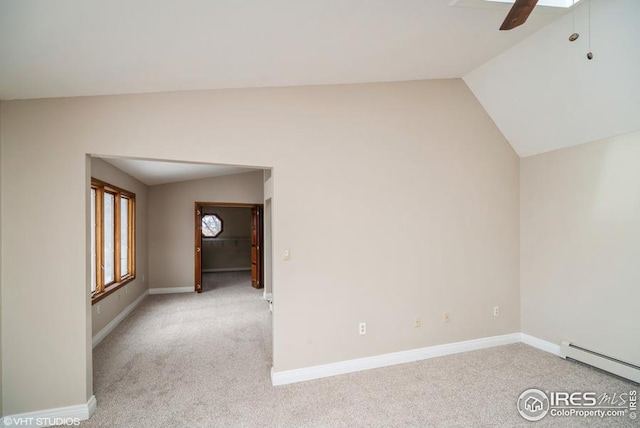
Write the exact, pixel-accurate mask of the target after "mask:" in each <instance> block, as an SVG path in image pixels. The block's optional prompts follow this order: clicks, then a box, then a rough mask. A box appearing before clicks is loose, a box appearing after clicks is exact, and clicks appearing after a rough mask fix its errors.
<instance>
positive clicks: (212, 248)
mask: <svg viewBox="0 0 640 428" xmlns="http://www.w3.org/2000/svg"><path fill="white" fill-rule="evenodd" d="M202 212H203V214H216V215H218V216H219V217H220V219H222V225H223V226H222V233H220V235H218V236H216V237H215V238H212V239H206V238H203V240H202V269H203V270H216V269H226V270H228V269H238V268H240V269H242V268H248V269H251V208H250V207H246V208H242V207H214V206H211V207H204V208H203V210H202ZM192 221H193V219H192ZM232 239H235V240H232Z"/></svg>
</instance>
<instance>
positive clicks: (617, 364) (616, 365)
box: [560, 340, 640, 383]
mask: <svg viewBox="0 0 640 428" xmlns="http://www.w3.org/2000/svg"><path fill="white" fill-rule="evenodd" d="M560 356H561V357H562V358H565V359H571V360H576V361H580V362H581V363H585V364H588V365H590V366H593V367H596V368H599V369H601V370H604V371H607V372H609V373H613V374H615V375H617V376H620V377H623V378H625V379H629V380H631V381H633V382H636V383H640V367H638V366H636V365H633V364H631V363H627V362H625V361H620V360H618V359H616V358H612V357H609V356H607V355H604V354H601V353H599V352H595V351H592V350H590V349H586V348H582V347H580V346H578V345H575V344H573V343H571V342H567V341H565V340H563V341H562V344H561V345H560Z"/></svg>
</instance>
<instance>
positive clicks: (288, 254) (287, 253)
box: [282, 248, 291, 260]
mask: <svg viewBox="0 0 640 428" xmlns="http://www.w3.org/2000/svg"><path fill="white" fill-rule="evenodd" d="M282 260H291V251H289V249H288V248H286V249H285V250H284V254H283V255H282Z"/></svg>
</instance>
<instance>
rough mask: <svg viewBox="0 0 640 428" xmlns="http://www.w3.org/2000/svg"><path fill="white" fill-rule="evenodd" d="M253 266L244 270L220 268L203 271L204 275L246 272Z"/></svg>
mask: <svg viewBox="0 0 640 428" xmlns="http://www.w3.org/2000/svg"><path fill="white" fill-rule="evenodd" d="M250 270H251V266H249V267H243V268H220V269H202V273H215V272H246V271H250Z"/></svg>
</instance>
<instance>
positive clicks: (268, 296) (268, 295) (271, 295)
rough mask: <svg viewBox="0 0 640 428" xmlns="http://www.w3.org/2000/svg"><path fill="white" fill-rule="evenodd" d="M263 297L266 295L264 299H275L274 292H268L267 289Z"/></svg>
mask: <svg viewBox="0 0 640 428" xmlns="http://www.w3.org/2000/svg"><path fill="white" fill-rule="evenodd" d="M262 297H264V300H273V293H267V292H266V291H264V292H263V293H262Z"/></svg>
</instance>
